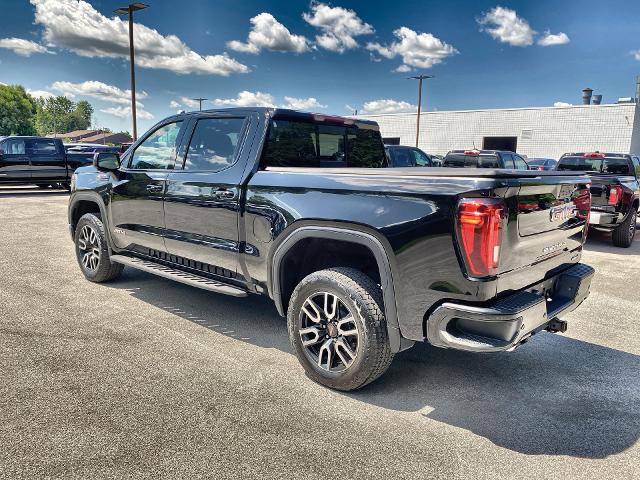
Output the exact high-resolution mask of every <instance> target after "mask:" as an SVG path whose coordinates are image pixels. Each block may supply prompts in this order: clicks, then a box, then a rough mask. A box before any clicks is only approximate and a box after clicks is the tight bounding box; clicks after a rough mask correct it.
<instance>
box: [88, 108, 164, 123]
mask: <svg viewBox="0 0 640 480" xmlns="http://www.w3.org/2000/svg"><path fill="white" fill-rule="evenodd" d="M100 111H101V112H103V113H108V114H109V115H113V116H115V117H119V118H127V117H130V116H131V107H109V108H103V109H101V110H100ZM136 118H138V119H141V120H153V115H152V114H151V113H149V112H147V111H146V110H144V109H143V108H137V107H136Z"/></svg>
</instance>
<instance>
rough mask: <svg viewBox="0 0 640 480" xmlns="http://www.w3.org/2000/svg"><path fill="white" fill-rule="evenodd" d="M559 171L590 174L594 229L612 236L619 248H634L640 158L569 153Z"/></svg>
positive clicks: (559, 163) (639, 182)
mask: <svg viewBox="0 0 640 480" xmlns="http://www.w3.org/2000/svg"><path fill="white" fill-rule="evenodd" d="M556 168H557V170H562V171H574V172H575V171H585V172H587V174H588V175H589V177H590V178H591V199H592V203H591V213H590V215H589V225H590V227H591V228H593V229H595V230H603V231H606V232H612V235H611V238H612V240H613V244H614V245H615V246H616V247H624V248H628V247H630V246H631V245H632V244H633V239H634V238H635V235H636V224H637V220H638V212H640V157H638V155H629V154H627V153H602V152H586V153H565V154H564V155H562V157H561V158H560V161H559V162H558V166H557V167H556Z"/></svg>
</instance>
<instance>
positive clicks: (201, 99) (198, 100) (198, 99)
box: [191, 98, 209, 111]
mask: <svg viewBox="0 0 640 480" xmlns="http://www.w3.org/2000/svg"><path fill="white" fill-rule="evenodd" d="M191 100H195V101H196V102H200V111H202V102H204V101H205V100H209V99H208V98H192V99H191Z"/></svg>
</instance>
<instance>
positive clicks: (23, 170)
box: [0, 138, 31, 183]
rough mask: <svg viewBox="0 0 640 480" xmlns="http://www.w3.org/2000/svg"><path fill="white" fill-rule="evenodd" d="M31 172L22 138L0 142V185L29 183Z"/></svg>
mask: <svg viewBox="0 0 640 480" xmlns="http://www.w3.org/2000/svg"><path fill="white" fill-rule="evenodd" d="M30 178H31V171H30V168H29V157H27V151H26V143H25V139H24V138H8V139H6V140H4V141H3V142H0V183H3V182H16V183H29V179H30Z"/></svg>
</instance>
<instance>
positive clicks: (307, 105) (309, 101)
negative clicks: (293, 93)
mask: <svg viewBox="0 0 640 480" xmlns="http://www.w3.org/2000/svg"><path fill="white" fill-rule="evenodd" d="M284 101H285V102H286V103H285V104H284V105H283V106H282V107H283V108H291V109H292V110H310V109H312V108H327V106H326V105H321V104H320V102H318V100H317V99H315V98H314V97H309V98H295V97H284Z"/></svg>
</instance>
